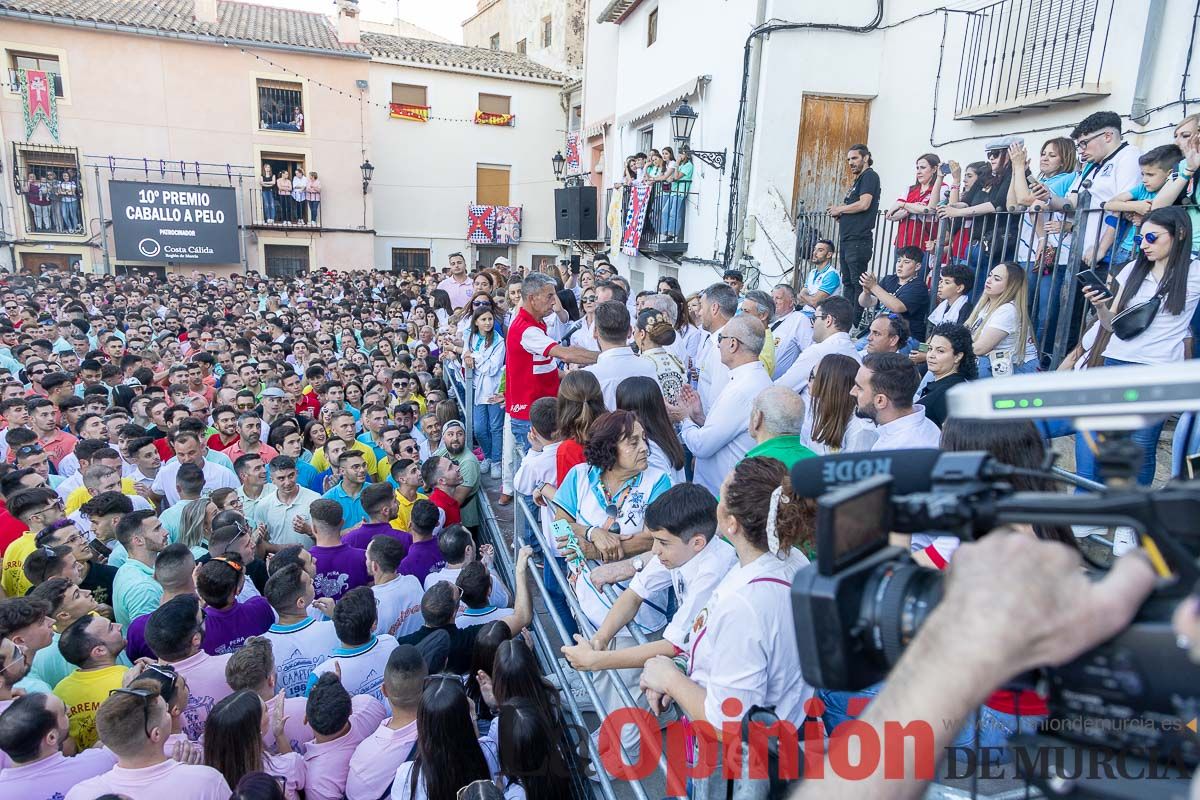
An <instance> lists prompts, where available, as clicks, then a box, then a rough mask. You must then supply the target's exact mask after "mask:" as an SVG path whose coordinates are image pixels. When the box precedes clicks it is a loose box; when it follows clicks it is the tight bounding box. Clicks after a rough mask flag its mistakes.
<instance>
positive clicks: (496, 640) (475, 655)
mask: <svg viewBox="0 0 1200 800" xmlns="http://www.w3.org/2000/svg"><path fill="white" fill-rule="evenodd" d="M511 638H512V630H511V629H509V627H508V626H507V625H505V624H504V623H503V622H501V621H500V620H493V621H492V622H486V623H484V624H483V625H481V626H479V634H478V635H477V636H476V637H475V645H474V646H473V647H472V648H471V671H470V672H468V673H467V697H468V698H470V700H471V702H472V703H474V704H475V717H476V718H477V719H478V720H479V721H480V726H481V728H482V727H483V723H485V722H490V720H491V719H492V718H493V717H494V716H495V714H494V713H493V711H492V709H493V708H495V707H496V705H497V703H496V700H495V697H494V696H493V694H492V670H493V667H494V666H495V664H496V651H497V650H499V649H500V645H502V644H503V643H504V642H507V641H508V640H509V639H511ZM485 689H486V690H487V691H486V694H485V692H484V690H485Z"/></svg>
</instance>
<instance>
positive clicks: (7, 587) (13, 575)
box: [0, 531, 37, 597]
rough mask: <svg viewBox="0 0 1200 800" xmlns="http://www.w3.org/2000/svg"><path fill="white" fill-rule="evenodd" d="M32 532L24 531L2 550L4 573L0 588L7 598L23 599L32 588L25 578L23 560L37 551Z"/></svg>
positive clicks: (0, 577)
mask: <svg viewBox="0 0 1200 800" xmlns="http://www.w3.org/2000/svg"><path fill="white" fill-rule="evenodd" d="M33 540H34V533H33V531H25V532H24V533H22V534H21V535H20V536H18V537H17V538H16V539H14V540H13V542H12V543H11V544H9V546H8V547H6V548H5V549H4V573H3V575H2V576H0V587H3V588H4V593H5V594H6V595H8V596H9V597H24V596H25V593H26V592H28V591H29V590H30V589H32V588H33V584H32V583H30V582H29V581H28V580H27V579H26V578H25V569H24V567H25V559H26V558H28V557H29V554H30V553H32V552H33V551H34V550H36V549H37V545H36V544H34V541H33Z"/></svg>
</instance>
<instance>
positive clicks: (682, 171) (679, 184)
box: [671, 159, 696, 194]
mask: <svg viewBox="0 0 1200 800" xmlns="http://www.w3.org/2000/svg"><path fill="white" fill-rule="evenodd" d="M695 169H696V168H695V167H693V166H692V162H691V159H688V161H686V162H684V163H683V164H676V165H675V171H676V172H677V173H679V180H677V181H671V191H672V192H683V193H684V194H687V193H688V192H690V191H691V190H692V172H693V171H695Z"/></svg>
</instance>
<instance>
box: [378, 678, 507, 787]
mask: <svg viewBox="0 0 1200 800" xmlns="http://www.w3.org/2000/svg"><path fill="white" fill-rule="evenodd" d="M498 767H499V765H498V764H497V763H496V757H495V754H494V753H492V752H491V748H490V746H489V747H485V746H483V744H482V743H481V742H480V740H479V739H478V738H477V737H476V735H475V726H474V725H473V724H472V722H471V706H470V702H469V701H468V700H467V695H466V692H464V691H463V686H462V682H461V681H460V680H459V679H458V676H457V675H430V676H429V677H428V678H426V682H425V689H424V691H422V692H421V702H420V704H419V705H418V706H417V746H416V757H415V758H414V759H413V760H412V761H406V762H404V763H403V764H401V765H400V768H399V769H397V770H396V779H395V780H394V781H393V782H392V795H391V796H392V800H455V796H456V795H457V794H458V790H459V789H461V788H462V787H464V786H466V785H468V784H470V783H472V782H474V781H481V780H482V781H486V780H491V779H492V777H493V776H494V775H495V774H496V773H497V771H498Z"/></svg>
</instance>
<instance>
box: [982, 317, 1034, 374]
mask: <svg viewBox="0 0 1200 800" xmlns="http://www.w3.org/2000/svg"><path fill="white" fill-rule="evenodd" d="M982 319H983V324H982V326H981V327H983V328H995V329H996V330H1001V331H1004V333H1005V334H1006V335H1005V337H1004V338H1003V339H1001V340H1000V344H998V345H996V346H995V347H994V348H993V349H992V352H993V353H994V352H996V351H997V350H1008V351H1011V352H1012V353H1013V354H1014V358H1013V363H1014V364H1023V363H1025V362H1026V361H1029V360H1030V359H1033V360H1035V361H1036V360H1037V357H1038V353H1037V346H1036V345H1034V343H1033V339H1032V338H1029V339H1027V340H1026V341H1025V357H1024V358H1023V359H1020V360H1017V358H1016V357H1015V355H1016V350H1017V328H1018V326H1019V320H1018V318H1017V307H1016V305H1015V304H1013V303H1005V304H1004V305H1002V306H1000V307H999V308H997V309H996V310H995V311H993V312H992V313H991V314H989V315H988V316H987V317H986V318H982ZM976 324H978V320H977V321H976ZM1026 333H1028V334H1032V333H1033V326H1032V325H1028V326H1026Z"/></svg>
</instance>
